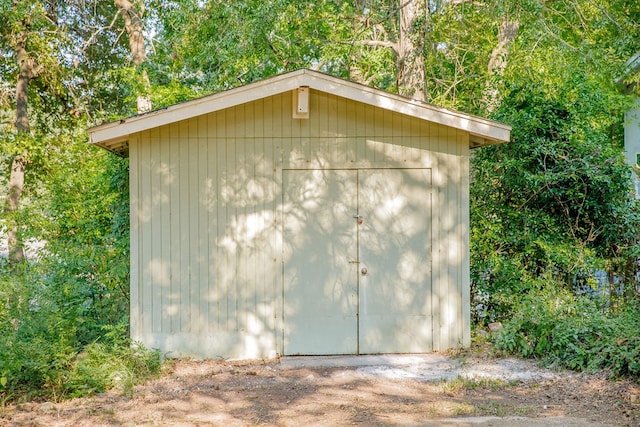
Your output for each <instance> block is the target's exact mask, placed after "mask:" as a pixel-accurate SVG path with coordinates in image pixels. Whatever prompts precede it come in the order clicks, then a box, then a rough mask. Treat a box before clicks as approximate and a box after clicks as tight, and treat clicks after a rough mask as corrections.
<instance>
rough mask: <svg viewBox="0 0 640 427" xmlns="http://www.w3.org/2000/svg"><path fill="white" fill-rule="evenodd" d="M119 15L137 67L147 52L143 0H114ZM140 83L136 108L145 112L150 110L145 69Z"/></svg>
mask: <svg viewBox="0 0 640 427" xmlns="http://www.w3.org/2000/svg"><path fill="white" fill-rule="evenodd" d="M114 2H115V5H116V7H117V8H118V11H119V12H120V16H122V19H123V21H124V28H125V30H126V31H127V35H128V36H129V50H130V51H131V57H132V59H133V65H134V66H135V67H136V68H139V67H140V66H141V65H142V64H143V63H144V62H145V61H146V60H147V52H146V49H145V44H144V34H143V32H142V31H143V29H144V22H143V21H142V15H144V11H145V5H144V0H133V2H131V1H130V0H114ZM141 75H142V85H143V91H142V93H140V94H138V97H137V108H138V113H145V112H147V111H150V110H151V98H150V97H149V91H150V88H151V83H150V82H149V75H148V74H147V71H146V70H144V69H143V70H142V73H141Z"/></svg>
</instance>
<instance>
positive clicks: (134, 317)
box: [129, 91, 470, 358]
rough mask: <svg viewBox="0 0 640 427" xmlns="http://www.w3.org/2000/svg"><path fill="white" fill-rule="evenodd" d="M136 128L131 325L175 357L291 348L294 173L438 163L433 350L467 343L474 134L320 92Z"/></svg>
mask: <svg viewBox="0 0 640 427" xmlns="http://www.w3.org/2000/svg"><path fill="white" fill-rule="evenodd" d="M291 104H292V96H291V94H290V93H285V94H281V95H277V96H273V97H269V98H265V99H263V100H259V101H256V102H252V103H249V104H244V105H240V106H237V107H234V108H230V109H227V110H223V111H220V112H216V113H211V114H208V115H205V116H201V117H197V118H194V119H191V120H188V121H184V122H180V123H177V124H171V125H167V126H163V127H160V128H156V129H153V130H151V131H146V132H142V133H140V134H137V135H134V136H133V137H132V138H131V139H130V141H129V144H130V148H129V152H130V170H131V283H132V286H131V332H132V337H133V338H134V339H136V340H140V341H142V342H143V343H144V344H146V345H147V346H150V347H155V348H160V349H161V350H162V351H165V352H170V353H169V356H196V357H218V356H222V357H236V358H250V357H265V356H273V355H275V354H276V353H278V352H280V349H281V348H282V328H283V324H282V313H283V300H282V299H283V293H282V286H283V278H282V270H283V265H282V253H283V248H282V236H281V230H282V224H281V213H282V207H281V203H282V194H281V192H282V170H283V169H306V168H314V169H317V168H333V169H345V168H346V169H358V168H405V167H420V168H431V169H432V180H433V182H432V186H433V200H434V202H433V226H432V229H433V240H434V242H433V248H434V249H433V263H432V264H433V270H432V283H433V290H434V298H433V310H434V311H433V315H434V349H435V350H441V349H446V348H449V347H453V346H459V345H468V344H469V342H470V338H469V254H468V251H469V244H468V239H469V235H468V226H469V218H468V215H469V214H468V212H469V199H468V186H469V182H468V173H469V167H468V158H469V149H468V145H469V140H468V135H467V134H466V133H465V132H462V131H458V130H455V129H453V128H448V127H444V126H440V125H435V124H432V123H428V122H424V121H420V120H417V119H412V118H409V117H407V116H403V115H400V114H395V113H390V112H386V111H383V110H381V109H378V108H374V107H371V106H366V105H364V104H359V103H355V102H352V101H348V100H346V99H344V98H340V97H337V96H334V95H331V94H326V93H321V92H316V91H311V97H310V118H309V119H308V120H299V119H298V120H296V119H292V117H291V116H292V105H291Z"/></svg>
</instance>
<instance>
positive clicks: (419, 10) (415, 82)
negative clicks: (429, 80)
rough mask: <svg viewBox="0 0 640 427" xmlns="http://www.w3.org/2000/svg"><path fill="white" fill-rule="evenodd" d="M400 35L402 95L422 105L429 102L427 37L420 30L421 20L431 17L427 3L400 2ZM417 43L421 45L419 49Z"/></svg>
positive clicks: (419, 0)
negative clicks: (426, 68)
mask: <svg viewBox="0 0 640 427" xmlns="http://www.w3.org/2000/svg"><path fill="white" fill-rule="evenodd" d="M400 2H401V3H400V32H399V38H398V43H397V55H398V59H397V67H398V92H399V93H400V95H403V96H408V97H411V98H414V99H418V100H420V101H426V100H427V96H428V92H427V88H426V77H425V63H424V47H423V46H422V44H423V43H424V34H421V32H420V31H419V30H418V29H417V28H416V25H417V24H418V21H419V20H420V19H421V18H426V17H427V13H428V10H427V4H426V1H424V0H400ZM416 43H417V45H416Z"/></svg>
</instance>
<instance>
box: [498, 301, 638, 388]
mask: <svg viewBox="0 0 640 427" xmlns="http://www.w3.org/2000/svg"><path fill="white" fill-rule="evenodd" d="M639 332H640V310H638V308H637V307H627V308H625V309H624V310H622V311H621V312H618V313H613V312H606V311H604V310H603V304H600V303H599V301H598V300H597V299H594V298H589V297H584V296H583V297H576V296H575V295H573V294H572V293H571V292H569V291H557V288H556V289H553V291H551V290H543V291H539V292H532V293H531V294H529V295H527V296H525V297H524V298H523V299H522V302H521V304H520V305H519V309H518V310H517V311H516V312H515V313H514V316H513V318H512V319H511V320H509V321H507V322H506V323H505V325H504V328H503V329H502V330H501V331H500V332H499V333H498V335H497V336H496V338H495V346H496V347H497V348H498V349H500V350H503V351H505V352H508V353H512V354H516V355H519V356H522V357H531V358H532V357H535V358H540V359H542V360H544V361H545V362H546V363H547V364H551V365H554V366H558V367H564V368H569V369H573V370H578V371H596V370H601V369H606V370H609V371H610V372H611V374H612V375H613V376H630V377H635V378H640V338H639V336H638V333H639Z"/></svg>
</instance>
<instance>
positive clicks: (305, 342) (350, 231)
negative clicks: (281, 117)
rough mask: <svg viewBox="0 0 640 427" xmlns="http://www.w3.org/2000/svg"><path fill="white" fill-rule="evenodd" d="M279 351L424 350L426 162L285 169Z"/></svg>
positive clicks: (427, 347) (427, 338) (428, 305)
mask: <svg viewBox="0 0 640 427" xmlns="http://www.w3.org/2000/svg"><path fill="white" fill-rule="evenodd" d="M283 193H284V194H283V244H284V250H283V252H284V253H283V256H284V259H283V262H284V266H283V268H284V283H283V302H284V306H283V310H284V313H283V318H284V331H283V335H284V336H283V338H284V340H283V341H284V342H283V345H284V348H283V353H284V354H285V355H297V354H300V355H303V354H304V355H311V354H372V353H416V352H428V351H431V350H432V288H431V171H430V169H359V170H285V171H283Z"/></svg>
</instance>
